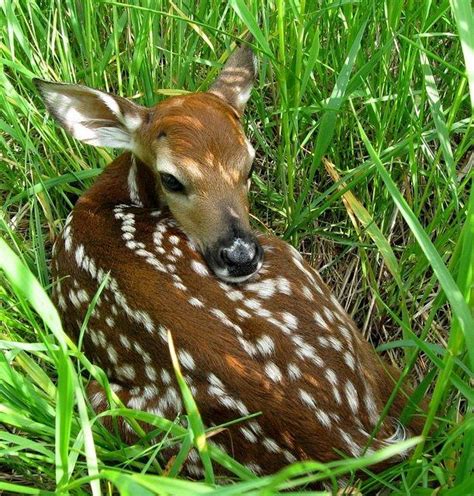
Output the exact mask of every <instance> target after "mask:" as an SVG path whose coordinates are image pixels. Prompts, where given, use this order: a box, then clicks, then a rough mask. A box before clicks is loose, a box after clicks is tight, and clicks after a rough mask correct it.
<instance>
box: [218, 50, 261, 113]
mask: <svg viewBox="0 0 474 496" xmlns="http://www.w3.org/2000/svg"><path fill="white" fill-rule="evenodd" d="M255 75H256V57H255V55H254V53H253V52H252V50H251V49H250V48H249V47H248V46H246V45H242V46H240V47H239V48H237V49H236V50H235V51H234V52H233V53H232V55H231V56H230V57H229V59H228V60H227V62H226V64H225V65H224V67H223V68H222V71H221V73H220V74H219V76H218V77H217V79H216V80H215V81H214V83H213V84H212V86H211V87H210V88H209V92H210V93H214V94H215V95H217V96H218V97H220V98H222V99H223V100H225V101H226V102H227V103H229V104H230V105H232V106H233V107H234V108H235V109H236V110H237V112H238V113H239V114H240V115H242V114H243V112H244V110H245V104H246V103H247V100H248V99H249V98H250V92H251V91H252V86H253V82H254V80H255Z"/></svg>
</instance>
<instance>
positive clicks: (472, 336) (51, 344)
mask: <svg viewBox="0 0 474 496" xmlns="http://www.w3.org/2000/svg"><path fill="white" fill-rule="evenodd" d="M248 31H250V32H251V34H252V35H253V37H254V40H255V41H254V42H253V43H254V47H255V51H256V53H257V54H258V56H259V59H260V69H259V77H258V82H257V87H256V89H255V91H254V92H253V95H252V99H251V102H250V105H249V109H248V112H247V116H246V126H247V128H248V132H249V135H250V137H251V139H252V142H253V143H254V145H255V146H256V148H257V167H256V174H255V181H254V183H255V184H254V186H253V189H252V192H251V197H252V203H253V212H254V214H255V217H256V219H258V223H257V222H256V225H257V226H258V225H259V224H261V225H263V226H264V228H265V229H268V230H270V231H273V232H275V233H277V234H278V235H280V236H282V237H283V238H285V239H287V240H288V241H290V242H291V243H292V244H293V245H294V246H295V247H297V248H298V249H299V250H300V251H301V252H303V253H304V255H305V256H306V257H307V259H309V260H310V261H311V262H312V263H313V264H314V265H315V266H316V267H317V268H318V269H319V270H320V271H321V273H322V275H323V277H324V279H325V280H326V281H327V282H328V283H329V285H330V286H331V287H332V288H333V289H334V291H335V293H336V295H337V297H338V299H339V300H340V301H341V303H342V304H343V305H344V306H345V308H346V309H348V311H349V312H350V313H351V314H352V315H353V316H354V318H355V320H356V321H357V323H358V324H359V326H360V328H361V329H362V331H363V333H364V334H365V336H366V337H367V338H368V339H369V340H370V341H371V342H372V343H373V344H374V345H375V346H378V349H379V351H380V352H381V353H383V354H385V355H386V357H387V358H388V359H389V360H391V361H392V362H394V363H396V364H398V366H399V367H401V368H402V369H403V371H404V374H411V375H412V376H413V377H414V378H415V379H417V380H418V382H419V384H420V386H419V387H418V389H417V394H419V395H423V394H427V392H429V393H430V394H431V395H432V396H431V401H430V405H429V409H428V412H427V419H426V425H425V431H424V433H425V435H427V436H426V438H424V439H422V440H415V441H417V442H418V444H417V446H416V448H415V449H414V451H413V455H412V456H411V458H410V459H408V460H406V461H404V462H403V463H400V464H399V465H396V466H394V467H392V468H390V469H389V470H387V471H385V472H383V473H381V474H377V475H374V474H372V473H371V472H370V465H371V464H372V463H374V462H377V461H379V460H380V459H381V458H383V457H387V456H389V455H390V454H391V452H387V451H385V452H383V453H377V454H376V455H372V456H370V457H366V458H363V459H359V460H349V461H347V460H346V461H341V462H334V463H331V464H326V465H322V464H318V463H316V462H311V463H305V464H302V463H297V464H295V465H293V466H291V467H288V468H286V469H285V470H283V471H282V472H281V473H280V474H275V475H273V476H268V477H261V478H257V477H255V476H253V475H252V474H251V473H249V471H248V470H246V469H245V467H242V466H240V465H239V464H238V463H237V462H235V461H234V460H232V458H230V457H228V456H226V455H225V454H224V453H222V452H220V451H219V450H217V449H214V448H210V449H209V452H208V453H206V456H207V457H208V459H209V460H208V461H209V463H208V468H207V470H206V481H189V480H185V479H183V478H181V477H180V476H179V467H180V464H181V463H182V461H183V459H184V457H185V456H186V454H187V452H188V451H189V449H190V448H191V447H192V445H193V443H194V442H195V436H194V434H195V433H194V432H193V430H192V429H191V428H189V429H186V428H184V427H183V426H182V424H180V423H179V422H173V421H171V420H166V419H159V418H157V417H155V416H152V415H150V414H146V413H143V412H133V411H129V410H125V409H123V408H121V407H120V405H117V407H116V408H115V409H114V410H113V411H112V413H113V414H114V415H117V416H118V415H124V416H125V417H126V418H127V419H128V421H129V422H131V423H133V422H135V424H136V422H137V421H140V420H142V421H143V420H146V421H147V422H149V423H151V424H152V425H154V426H155V427H156V429H157V431H159V432H161V433H163V434H164V435H163V436H162V437H161V439H162V441H161V444H160V443H159V444H154V443H153V442H152V441H151V437H149V438H145V439H144V440H142V441H141V442H140V443H137V444H135V445H133V446H126V445H124V444H122V443H121V441H120V440H119V439H118V437H117V436H115V435H113V434H111V433H109V432H108V431H106V430H105V429H104V428H102V427H101V425H100V422H98V420H97V418H95V416H94V414H93V412H92V410H91V409H90V408H89V406H88V404H87V400H86V398H85V393H84V386H83V377H93V378H95V379H96V380H98V381H100V382H101V383H102V384H104V385H105V386H107V379H106V377H105V375H104V373H103V372H102V371H101V370H100V369H98V368H96V367H95V366H94V365H93V364H91V363H90V362H89V361H88V360H87V357H85V356H84V355H83V354H82V353H81V352H80V350H78V349H77V348H76V347H75V345H74V344H73V343H72V342H71V341H70V340H69V338H68V337H67V336H66V334H65V333H64V330H63V329H62V326H61V323H60V321H59V318H58V316H57V313H56V311H55V309H54V307H53V306H52V304H51V302H50V301H49V299H48V296H47V294H48V292H49V285H50V276H49V260H50V256H51V255H50V248H51V242H52V240H53V239H54V237H55V235H57V234H58V232H59V231H60V229H61V226H62V224H63V222H64V219H65V217H66V215H67V214H68V212H69V211H70V210H71V208H72V205H73V202H74V201H75V198H77V196H78V195H80V194H81V192H83V191H84V190H85V189H86V188H87V187H89V186H90V185H91V184H92V182H93V180H94V177H96V176H97V175H98V174H100V173H101V171H102V169H103V167H104V166H105V165H106V164H107V163H108V162H109V161H110V160H111V159H112V158H113V157H112V156H111V155H110V152H109V151H107V150H98V151H97V150H93V149H91V148H88V147H86V146H83V145H81V144H79V143H78V142H76V141H74V140H73V139H71V138H69V137H68V136H66V135H65V134H64V133H63V132H62V131H61V130H60V129H59V128H58V127H57V126H56V125H55V124H54V123H53V122H52V120H51V119H48V118H46V117H45V111H44V108H43V105H42V103H41V101H40V99H39V97H38V95H37V94H36V92H35V90H34V87H33V84H32V82H31V79H32V78H33V77H35V76H36V77H42V78H44V79H49V80H58V81H66V82H81V83H84V84H87V85H89V86H92V87H97V88H101V89H105V90H108V91H112V92H114V93H117V94H120V95H123V96H129V97H132V98H134V99H136V100H137V101H139V102H140V103H143V104H144V105H151V104H153V103H154V102H156V101H157V100H158V99H160V98H163V97H164V96H166V95H170V94H174V93H175V92H177V91H185V90H186V91H198V90H202V89H205V88H206V87H207V85H208V84H209V82H210V81H211V80H212V78H213V77H214V76H215V75H216V73H217V70H218V67H219V63H220V62H222V61H223V60H224V59H225V57H226V56H227V54H228V53H230V51H231V49H232V44H233V42H234V40H235V39H236V38H239V37H241V36H243V35H245V34H246V33H247V32H248ZM0 33H1V37H0V87H1V91H2V95H3V98H2V99H1V100H0V186H1V191H0V198H1V200H0V201H1V213H0V231H1V236H2V238H3V239H2V240H1V241H0V268H1V269H2V271H1V272H0V278H1V281H2V284H1V285H0V348H1V350H2V353H1V354H0V422H1V428H0V465H1V467H2V474H1V477H0V490H5V491H7V492H10V493H15V492H17V493H24V494H39V493H40V492H41V494H47V493H48V492H51V493H53V492H57V491H59V492H69V493H71V494H83V493H89V492H92V493H93V494H100V493H101V492H105V493H108V492H112V491H113V489H112V488H113V487H115V488H117V489H118V490H119V491H120V492H121V493H123V494H154V493H156V494H176V495H180V494H207V493H212V494H222V495H224V494H225V495H231V494H236V495H237V494H239V495H240V494H248V495H250V494H252V495H253V494H275V493H278V492H280V491H282V490H287V493H286V494H296V493H300V492H303V491H304V490H305V488H307V485H308V483H311V482H314V481H319V480H323V479H324V480H325V481H326V482H327V483H328V484H329V485H330V486H331V484H332V487H334V488H335V487H336V486H337V483H336V480H337V478H338V477H341V476H344V477H346V478H349V479H350V478H351V473H353V472H354V471H355V470H356V469H361V470H363V471H365V472H366V473H367V478H366V479H364V480H363V481H358V482H356V481H355V480H354V479H352V481H353V482H354V484H356V485H357V487H358V488H359V489H360V491H361V492H362V493H363V494H376V493H380V492H382V493H394V494H432V492H433V490H436V491H438V493H439V494H452V495H465V494H472V493H474V476H473V470H472V469H473V464H474V458H473V455H472V446H473V445H474V419H473V416H472V405H473V400H474V397H473V396H474V395H473V392H472V379H473V372H472V366H473V362H474V342H473V340H474V325H473V311H472V310H473V307H474V300H473V291H472V287H473V269H474V245H473V243H474V241H473V240H474V194H473V193H472V180H473V170H472V169H473V167H472V166H473V164H474V158H473V154H472V152H473V143H474V140H473V136H474V133H473V111H472V109H473V102H474V59H473V56H472V53H473V50H474V34H473V33H474V17H473V13H472V6H471V5H470V3H469V2H468V1H467V0H451V1H446V0H442V1H440V2H431V1H429V0H417V1H407V2H370V1H363V2H359V1H351V0H348V1H346V0H341V1H337V2H305V1H301V2H296V3H292V2H283V1H281V0H276V1H265V2H257V1H255V0H251V1H248V2H243V1H240V0H232V1H231V2H229V3H227V4H223V3H222V2H216V1H215V0H203V1H201V2H199V3H198V4H194V3H193V2H183V1H178V2H166V1H162V0H157V1H154V2H151V1H148V0H141V1H137V2H132V1H129V2H118V1H112V0H110V1H109V0H103V1H93V0H85V1H83V2H74V1H72V0H66V1H64V2H57V1H54V0H49V1H47V0H31V1H29V2H21V1H18V0H4V1H3V3H1V4H0ZM221 55H222V56H221ZM325 157H329V158H330V159H329V160H328V159H326V158H325ZM185 392H186V391H185ZM187 405H189V409H188V414H191V413H192V412H194V409H193V408H194V406H193V402H192V398H191V397H188V403H187ZM190 412H191V413H190ZM196 422H198V419H197V418H196ZM196 422H195V425H196V426H197V427H196V428H197V429H198V430H199V429H201V428H202V429H204V426H202V424H199V423H196ZM190 424H192V422H190ZM136 425H138V424H136ZM200 432H201V431H200ZM428 433H430V435H429V436H428ZM201 435H202V432H201ZM170 443H178V444H179V446H180V452H179V455H178V456H177V458H176V460H175V461H174V465H172V466H170V467H166V469H165V472H163V468H164V467H161V466H160V464H159V461H158V460H159V452H160V450H161V449H162V448H163V446H167V445H168V444H170ZM404 447H406V446H396V447H395V448H391V449H395V450H399V451H401V450H402V449H403V448H404ZM212 464H221V465H224V466H225V467H227V468H228V469H229V470H230V471H231V472H232V473H233V474H234V481H233V484H231V485H228V486H223V485H222V481H219V480H214V478H213V474H212Z"/></svg>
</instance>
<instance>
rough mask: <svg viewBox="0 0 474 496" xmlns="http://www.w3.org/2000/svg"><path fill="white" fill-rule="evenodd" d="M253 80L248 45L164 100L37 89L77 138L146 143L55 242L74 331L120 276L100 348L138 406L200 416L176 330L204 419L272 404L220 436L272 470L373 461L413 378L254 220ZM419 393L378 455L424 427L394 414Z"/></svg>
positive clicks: (102, 307) (259, 468) (62, 300)
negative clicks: (249, 122)
mask: <svg viewBox="0 0 474 496" xmlns="http://www.w3.org/2000/svg"><path fill="white" fill-rule="evenodd" d="M254 72H255V66H254V63H253V56H252V54H251V52H250V50H248V49H246V48H241V49H239V50H237V51H236V52H234V54H233V55H232V56H231V57H230V59H229V61H228V62H227V64H226V66H225V67H224V69H223V71H222V72H221V74H220V76H219V77H218V78H217V80H216V81H215V83H214V84H213V85H212V86H211V89H210V90H209V92H208V93H198V94H189V95H186V96H180V97H174V98H170V99H168V100H165V101H163V102H160V103H159V104H157V105H156V106H155V107H152V108H150V109H147V108H145V107H140V106H138V105H136V104H134V103H132V102H131V101H128V100H126V99H124V98H120V97H114V96H113V95H110V94H106V93H102V92H100V91H97V90H93V89H90V88H87V87H84V86H78V85H61V84H55V83H47V82H44V81H36V84H37V86H38V88H39V89H40V91H41V93H42V95H43V98H44V99H45V102H46V104H47V106H48V109H49V110H50V112H51V113H52V114H53V115H54V117H55V118H56V119H57V120H58V121H59V123H60V124H61V125H62V126H63V127H64V128H65V129H67V130H68V131H69V132H70V133H71V134H72V135H73V136H75V137H76V138H78V139H80V140H82V141H85V142H87V143H90V144H93V145H98V146H112V147H119V148H125V149H127V150H129V151H130V152H131V153H125V154H124V155H122V156H120V157H119V158H118V159H117V160H116V161H115V162H114V163H113V164H111V165H110V166H109V167H108V168H107V170H106V171H105V172H104V173H103V175H102V176H101V177H100V178H99V180H98V181H97V182H96V184H95V185H94V186H93V187H92V188H91V189H90V190H89V191H87V192H86V193H85V194H84V195H83V196H82V197H81V198H80V200H79V201H78V203H77V205H76V206H75V208H74V210H73V212H72V214H71V216H70V217H69V219H68V221H67V223H66V227H65V229H64V231H63V234H62V236H61V237H60V238H59V239H58V241H57V243H56V246H55V251H54V257H53V275H54V277H55V278H56V280H57V283H56V286H55V298H56V301H57V304H58V307H59V309H60V311H61V313H62V317H63V320H64V324H65V328H66V330H67V331H68V332H70V333H72V334H73V335H75V336H76V338H77V337H78V331H79V328H80V326H81V323H82V322H83V319H84V317H85V315H86V311H87V308H88V305H89V303H90V302H91V299H92V297H93V296H94V294H95V293H96V292H97V290H98V288H99V286H100V284H101V282H102V281H103V279H104V277H105V276H106V274H107V273H109V272H110V279H109V281H108V283H107V285H106V286H105V288H104V291H103V293H102V294H101V296H100V299H99V301H98V303H97V307H96V308H95V310H94V312H93V313H92V315H91V318H90V321H89V323H88V330H87V331H86V333H85V336H84V345H85V349H86V352H87V354H88V355H89V356H90V357H91V358H92V359H93V360H94V361H95V362H96V363H98V364H99V365H101V366H102V367H103V368H104V369H105V371H106V372H107V374H108V377H109V379H110V381H111V382H112V383H113V384H114V386H113V387H114V390H115V391H116V393H117V394H118V395H119V397H121V399H122V401H123V402H124V403H125V404H126V405H128V406H129V407H131V408H136V409H143V410H148V411H150V412H154V413H156V414H158V415H162V416H166V417H168V418H174V417H175V416H176V415H177V414H179V413H180V412H182V411H183V410H182V404H181V399H180V394H179V390H178V387H177V384H176V381H175V378H174V374H173V370H172V367H171V361H170V354H169V349H168V345H167V333H168V331H169V332H170V333H171V335H172V336H173V340H174V343H175V346H176V348H177V356H178V359H179V361H180V363H181V366H182V368H183V371H184V373H185V378H186V380H187V381H188V383H189V385H190V386H191V389H192V391H193V393H194V395H195V398H196V401H197V403H198V405H199V408H200V411H201V414H202V416H203V419H204V422H205V424H207V425H208V426H211V425H219V424H222V423H224V422H227V421H230V420H233V419H235V418H238V417H243V416H247V415H249V414H251V413H256V412H261V413H262V414H261V416H259V417H256V418H254V419H252V420H251V421H249V422H246V423H244V424H240V425H235V426H232V427H230V428H228V429H227V430H225V431H223V432H221V433H219V434H218V435H216V436H214V437H213V441H214V442H218V443H220V444H221V446H223V447H224V448H226V449H227V451H228V452H229V453H232V454H233V455H234V456H235V457H236V458H237V459H238V460H240V461H241V462H243V463H246V464H248V465H249V467H251V468H252V469H253V470H254V471H255V472H257V473H260V472H262V473H263V472H265V473H269V472H272V471H274V470H276V469H278V468H280V467H282V466H283V465H284V464H286V463H288V462H292V461H295V460H304V459H309V458H314V459H317V460H321V461H328V460H333V459H336V458H338V457H339V456H340V455H339V454H338V452H343V453H346V454H347V455H349V456H359V455H361V454H362V453H363V452H364V448H365V447H366V445H368V444H370V439H371V434H372V432H373V431H374V428H375V426H376V424H377V423H378V421H379V416H380V414H381V412H382V410H383V407H384V405H385V404H386V402H387V400H388V399H389V397H390V395H391V392H392V390H393V386H394V383H395V380H394V378H392V377H391V375H394V376H396V373H395V374H394V373H393V371H392V372H391V371H390V369H389V368H388V367H387V366H386V365H384V364H383V363H382V362H381V361H380V360H379V359H378V357H377V355H376V354H375V352H374V351H373V349H372V348H371V347H370V346H369V344H368V343H367V342H366V341H365V340H364V339H363V338H362V337H361V336H360V334H359V333H358V331H357V330H356V328H355V326H354V323H353V322H352V320H351V319H350V317H349V316H348V315H347V314H346V312H345V311H344V310H343V309H342V308H341V307H340V306H339V304H338V303H337V301H336V299H335V298H334V296H333V295H331V293H330V291H329V290H328V288H327V287H326V286H325V285H324V283H323V282H322V281H321V278H320V277H319V275H318V274H316V273H315V272H314V271H313V270H312V269H311V267H310V266H309V265H308V264H306V263H305V262H304V261H303V259H302V258H301V256H300V255H299V254H298V253H297V252H296V250H294V249H293V248H291V247H290V246H289V245H288V244H286V243H284V242H282V241H280V240H278V239H277V238H275V237H271V236H263V235H257V234H255V233H254V232H253V231H252V230H251V229H250V226H249V219H248V201H247V187H248V186H247V180H248V178H250V174H251V163H252V160H253V157H254V151H253V148H252V146H251V145H250V143H249V142H248V140H247V139H246V137H245V134H244V132H243V129H242V126H241V124H240V122H239V118H240V116H241V114H242V112H243V109H244V107H245V102H246V101H247V99H248V97H249V95H250V89H251V86H252V81H253V78H254ZM178 225H179V226H180V228H178V227H177V226H178ZM190 240H192V241H190ZM235 283H240V284H238V285H237V284H235ZM89 393H90V398H91V402H92V405H93V407H94V408H95V409H96V410H98V411H100V410H103V409H105V408H107V404H106V400H105V396H104V394H103V392H102V391H101V390H100V388H99V387H98V386H97V384H95V383H92V384H91V385H90V388H89ZM404 403H405V400H404V398H403V395H401V394H400V395H399V396H398V397H397V398H396V399H395V401H394V402H393V405H392V407H391V410H390V412H389V416H388V417H387V418H386V419H385V420H384V422H383V423H382V425H381V427H380V429H379V431H378V432H377V434H376V438H375V440H374V441H373V443H371V447H370V449H373V448H380V447H382V446H384V445H387V444H390V443H392V442H394V441H396V440H398V439H402V438H404V437H405V436H407V435H409V432H408V431H405V430H404V428H403V427H401V425H400V424H399V423H398V421H397V420H395V419H397V418H398V417H399V415H400V412H401V410H402V408H403V405H404ZM120 425H121V428H122V431H123V432H122V434H123V435H124V436H125V438H127V439H129V440H130V439H132V438H133V433H132V431H131V430H130V429H129V428H128V426H127V425H126V424H123V423H121V424H120ZM415 431H416V428H415ZM188 468H189V470H190V471H191V472H192V473H195V474H198V472H199V467H198V466H196V465H194V464H192V465H190V466H189V467H188Z"/></svg>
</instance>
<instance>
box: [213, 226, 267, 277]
mask: <svg viewBox="0 0 474 496" xmlns="http://www.w3.org/2000/svg"><path fill="white" fill-rule="evenodd" d="M223 241H224V242H223ZM225 241H226V240H221V241H220V242H219V243H217V244H216V245H215V246H214V247H212V248H210V249H207V250H206V251H205V253H204V258H205V259H206V261H207V264H208V265H209V267H210V269H211V270H212V272H214V274H215V275H216V276H217V277H218V278H219V279H221V280H222V281H224V282H230V283H241V282H244V281H246V280H247V279H250V278H251V277H252V276H253V275H255V274H256V273H257V272H258V271H259V270H260V269H261V267H262V265H263V249H262V247H261V246H260V243H258V241H257V239H256V238H255V237H254V236H253V235H252V234H245V237H244V236H242V235H241V236H239V237H236V238H233V239H231V240H228V241H227V242H225Z"/></svg>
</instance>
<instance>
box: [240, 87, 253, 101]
mask: <svg viewBox="0 0 474 496" xmlns="http://www.w3.org/2000/svg"><path fill="white" fill-rule="evenodd" d="M250 93H252V86H247V87H246V88H242V89H240V91H239V92H238V94H237V104H238V105H239V106H243V105H245V104H246V103H247V102H248V100H249V98H250Z"/></svg>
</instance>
